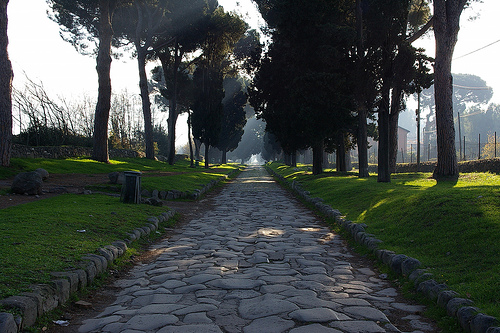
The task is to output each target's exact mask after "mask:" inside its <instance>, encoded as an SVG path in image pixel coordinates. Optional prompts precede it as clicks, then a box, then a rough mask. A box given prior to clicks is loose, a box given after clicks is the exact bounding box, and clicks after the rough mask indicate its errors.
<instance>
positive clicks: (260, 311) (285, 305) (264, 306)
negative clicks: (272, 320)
mask: <svg viewBox="0 0 500 333" xmlns="http://www.w3.org/2000/svg"><path fill="white" fill-rule="evenodd" d="M298 309H299V307H298V306H297V305H295V304H294V303H292V302H289V301H285V300H281V299H277V298H276V297H275V296H272V295H264V296H260V297H255V298H251V299H244V300H242V301H241V303H240V306H239V308H238V312H239V314H240V315H241V317H242V318H244V319H256V318H262V317H267V316H271V315H275V314H280V313H287V312H291V311H294V310H298Z"/></svg>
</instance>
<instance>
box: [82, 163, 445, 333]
mask: <svg viewBox="0 0 500 333" xmlns="http://www.w3.org/2000/svg"><path fill="white" fill-rule="evenodd" d="M215 203H216V205H215V208H214V209H213V210H210V211H208V212H207V213H206V214H204V216H203V217H202V218H200V219H196V220H192V221H191V222H189V223H187V224H186V225H185V226H183V228H182V229H181V230H178V232H177V233H175V234H174V235H173V236H172V237H171V238H169V239H168V240H166V241H164V242H162V243H161V244H158V245H157V246H156V250H157V251H161V252H162V253H161V254H160V255H159V256H158V258H157V259H156V260H155V261H154V262H152V263H149V264H144V265H140V266H137V267H135V268H134V269H133V270H132V272H131V274H130V276H129V277H128V278H127V279H122V280H118V281H117V282H116V283H115V286H116V287H120V288H122V289H121V291H120V292H119V294H118V298H117V299H116V301H115V302H114V303H113V304H112V305H110V306H109V307H107V308H106V309H105V310H104V311H103V312H102V313H101V314H99V315H98V316H97V317H96V318H93V319H87V320H85V321H84V322H83V324H82V326H80V328H79V332H81V333H86V332H112V333H115V332H123V333H143V332H158V333H167V332H175V333H182V332H193V333H194V332H196V333H198V332H246V333H250V332H258V333H263V332H272V333H277V332H292V333H300V332H308V333H314V332H332V333H333V332H403V331H405V332H415V333H416V332H437V331H438V330H437V329H436V328H435V327H433V326H432V324H430V323H429V322H428V320H426V319H424V318H422V317H421V316H420V315H419V313H420V312H422V311H423V310H424V308H423V307H422V306H419V305H410V304H409V303H407V302H406V301H404V300H403V301H402V300H401V299H402V298H401V297H400V296H399V295H398V293H397V291H396V289H394V288H392V287H391V285H390V284H389V282H388V281H386V280H383V279H381V278H379V277H378V276H377V275H376V274H375V273H374V271H373V270H371V269H370V268H368V267H366V266H365V267H363V266H360V265H359V263H358V261H356V260H354V258H355V256H354V255H352V254H350V253H349V251H348V249H347V248H346V246H345V242H344V241H343V240H342V239H341V238H340V237H339V236H338V235H336V234H334V233H332V232H330V230H329V229H328V228H327V227H326V226H325V225H324V224H323V223H322V222H321V221H319V220H318V219H317V218H315V217H314V215H313V214H312V213H311V212H310V211H308V210H307V209H305V208H303V207H302V205H300V204H299V203H298V202H297V201H295V200H294V199H293V198H291V197H290V196H289V195H288V194H287V192H286V191H285V190H283V189H281V188H280V187H279V186H278V185H276V183H275V182H274V181H273V180H272V178H271V177H270V176H268V175H267V173H266V171H265V170H264V169H263V168H260V167H254V168H249V169H247V170H246V171H245V172H243V173H242V174H241V175H240V176H239V177H238V178H237V179H236V180H235V181H233V182H232V183H231V184H229V185H227V186H226V187H225V188H224V189H223V190H222V191H221V193H220V194H219V195H218V196H217V197H216V198H215Z"/></svg>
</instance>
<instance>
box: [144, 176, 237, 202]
mask: <svg viewBox="0 0 500 333" xmlns="http://www.w3.org/2000/svg"><path fill="white" fill-rule="evenodd" d="M239 171H240V169H236V170H233V171H231V172H230V173H228V174H227V175H221V177H219V179H214V180H211V181H210V182H209V183H207V184H205V185H203V186H202V187H201V188H200V189H195V190H193V191H192V192H190V191H186V192H182V191H178V190H160V189H155V190H152V191H148V190H142V191H141V196H143V197H152V198H154V197H155V196H158V197H159V199H161V200H175V199H179V198H190V199H193V200H198V199H200V198H201V197H202V195H203V194H205V193H207V192H208V191H210V189H212V188H213V187H214V186H215V185H217V184H219V183H220V182H221V181H224V180H226V179H228V178H232V177H233V176H234V175H235V174H237V173H238V172H239Z"/></svg>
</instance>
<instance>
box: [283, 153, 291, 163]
mask: <svg viewBox="0 0 500 333" xmlns="http://www.w3.org/2000/svg"><path fill="white" fill-rule="evenodd" d="M283 155H284V160H285V165H288V166H292V155H291V154H288V153H283Z"/></svg>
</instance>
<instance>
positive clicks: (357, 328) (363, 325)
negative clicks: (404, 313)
mask: <svg viewBox="0 0 500 333" xmlns="http://www.w3.org/2000/svg"><path fill="white" fill-rule="evenodd" d="M329 325H330V326H331V327H333V328H338V329H339V330H341V331H343V332H349V333H367V332H370V333H385V332H386V331H385V329H383V328H382V327H380V326H379V325H377V324H376V323H375V322H373V321H366V320H359V321H355V320H349V321H334V322H331V323H330V324H329Z"/></svg>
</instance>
